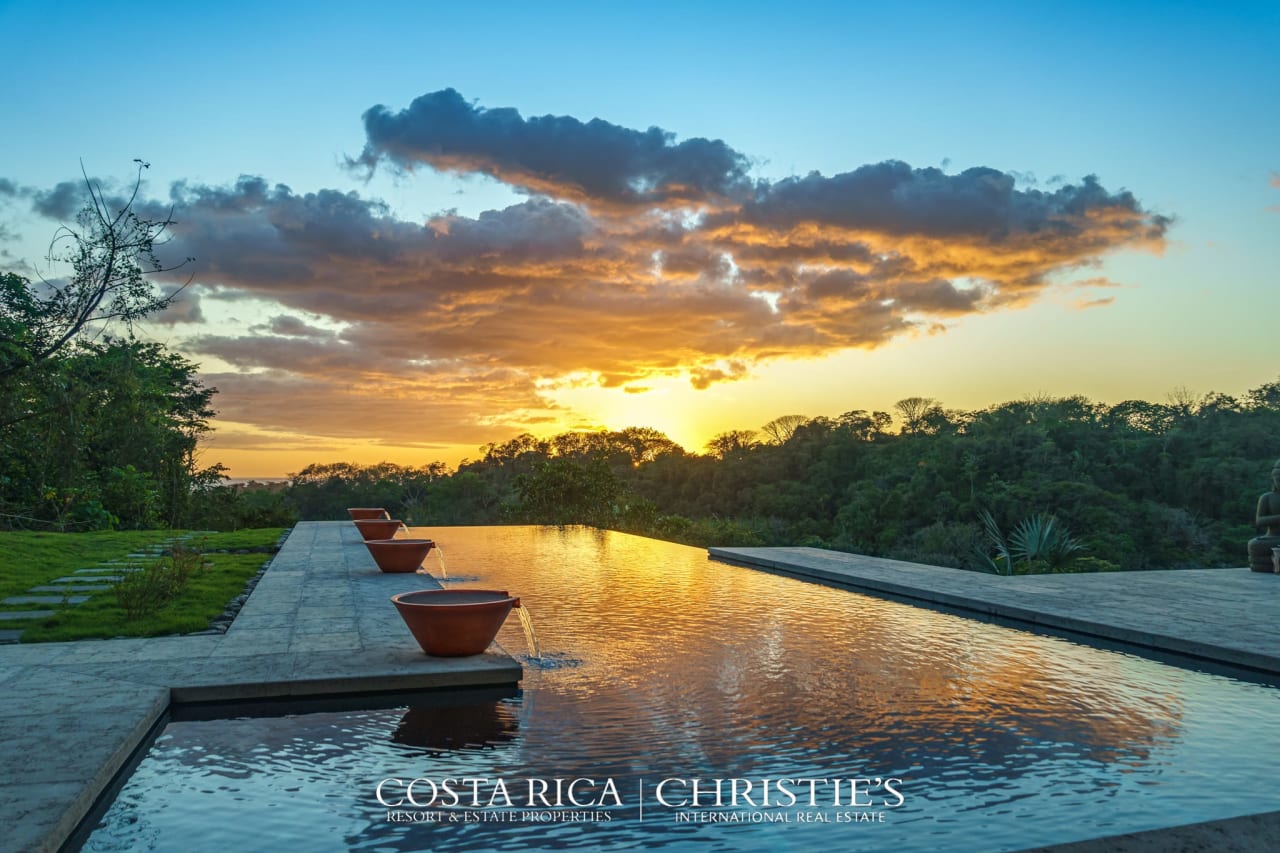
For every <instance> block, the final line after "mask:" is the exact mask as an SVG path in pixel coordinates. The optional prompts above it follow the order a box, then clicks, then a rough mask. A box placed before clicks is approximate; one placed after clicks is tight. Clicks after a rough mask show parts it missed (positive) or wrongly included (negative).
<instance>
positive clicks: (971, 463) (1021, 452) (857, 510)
mask: <svg viewBox="0 0 1280 853" xmlns="http://www.w3.org/2000/svg"><path fill="white" fill-rule="evenodd" d="M1277 456H1280V382H1274V383H1269V384H1266V385H1263V386H1262V387H1259V388H1256V389H1253V390H1251V391H1249V392H1248V393H1247V394H1245V395H1244V396H1243V397H1242V398H1235V397H1230V396H1227V395H1224V394H1216V393H1215V394H1209V395H1208V396H1205V397H1203V398H1199V399H1193V398H1192V397H1191V395H1189V394H1187V393H1186V392H1177V393H1174V394H1172V395H1171V396H1170V399H1169V401H1167V402H1164V403H1153V402H1146V401H1141V400H1130V401H1126V402H1122V403H1117V404H1114V405H1107V404H1102V403H1095V402H1091V401H1089V400H1087V399H1085V398H1083V397H1066V398H1048V397H1040V398H1033V399H1025V400H1017V401H1012V402H1007V403H1002V404H999V405H995V406H991V407H989V408H986V409H982V410H980V411H957V410H952V409H945V408H943V407H942V405H940V404H939V403H938V402H937V401H934V400H931V399H927V398H920V397H912V398H908V399H904V400H902V401H900V402H898V403H897V404H896V405H895V406H894V412H893V413H892V414H890V413H888V412H868V411H862V410H854V411H849V412H846V413H844V414H842V415H840V416H838V417H814V418H807V417H802V416H798V415H789V416H783V417H779V418H777V419H775V420H773V421H771V422H769V423H768V424H765V425H763V426H762V427H761V428H759V429H757V430H738V431H733V432H726V433H722V434H721V435H718V436H716V437H715V438H714V439H713V440H712V441H711V442H710V443H709V444H708V446H707V448H706V452H705V453H690V452H688V451H687V450H685V449H684V448H682V447H680V446H679V445H677V444H676V443H675V442H673V441H671V440H670V439H669V438H668V437H666V436H665V435H663V434H662V433H660V432H657V431H655V430H652V429H647V428H629V429H624V430H620V431H601V432H570V433H564V434H561V435H557V436H555V437H552V438H537V437H534V436H532V435H527V434H526V435H521V436H519V437H517V438H514V439H512V440H511V441H508V442H505V443H502V444H491V445H486V446H485V447H483V448H481V456H480V457H479V458H478V459H476V460H467V461H464V462H463V463H462V464H460V465H459V466H458V467H457V469H456V470H452V471H451V470H449V469H448V468H447V467H446V466H444V465H442V464H439V463H436V464H432V465H428V466H423V467H406V466H401V465H396V464H392V463H383V464H380V465H373V466H360V465H352V464H346V463H337V464H317V465H311V466H309V467H307V468H306V469H304V470H303V471H300V472H298V473H297V474H295V475H293V476H292V477H291V479H290V481H289V483H288V484H287V486H286V487H285V488H283V489H279V490H277V491H274V492H266V491H261V492H253V491H249V492H245V491H243V490H242V491H240V492H238V493H236V494H233V495H227V496H226V499H225V507H224V514H225V515H226V518H223V519H215V518H211V519H210V521H213V522H220V523H221V524H222V525H224V526H225V525H226V524H227V523H232V524H235V523H237V522H236V518H237V517H238V515H239V514H241V513H243V512H246V511H248V512H249V513H250V514H251V515H255V517H257V518H258V519H259V520H263V519H266V520H270V521H272V522H279V521H282V520H288V518H300V519H317V520H318V519H339V518H344V517H345V511H344V510H345V508H346V507H348V506H384V507H386V508H388V509H389V510H390V511H391V512H392V513H393V514H395V515H396V516H399V517H402V518H404V519H406V520H407V521H409V522H411V523H413V524H415V525H424V526H431V525H455V524H503V523H538V524H588V525H594V526H599V527H605V528H610V529H615V530H621V531H627V532H633V533H639V534H643V535H647V536H655V537H659V538H663V539H668V540H673V541H678V542H684V543H687V544H692V545H699V546H707V545H812V546H817V547H823V548H831V549H836V550H842V551H851V552H856V553H862V554H869V555H875V556H886V557H892V558H896V559H903V560H911V561H915V562H921V563H929V564H935V565H943V566H956V567H963V568H973V569H987V570H992V569H994V570H997V571H999V570H1001V567H1002V565H1003V569H1004V570H1006V571H1017V570H1023V571H1052V570H1062V571H1096V570H1109V569H1117V568H1119V569H1152V568H1180V567H1213V566H1241V565H1244V564H1245V563H1246V557H1245V542H1246V541H1247V540H1248V539H1249V538H1250V537H1251V536H1253V535H1254V527H1253V523H1252V522H1253V516H1254V507H1255V505H1256V502H1257V498H1258V495H1259V493H1260V492H1262V491H1265V490H1266V488H1268V472H1269V471H1270V469H1271V466H1272V464H1273V463H1274V461H1275V459H1276V458H1277ZM276 515H278V516H283V517H285V518H275V517H272V516H276ZM1050 522H1051V523H1052V525H1053V529H1052V530H1046V529H1044V526H1045V525H1048V524H1049V523H1050ZM992 523H994V525H995V527H994V529H993V528H992V526H991V525H992ZM1043 533H1047V534H1052V535H1056V536H1058V537H1069V539H1068V540H1067V541H1069V543H1070V545H1071V547H1070V548H1069V549H1068V556H1067V558H1066V559H1055V557H1054V554H1053V553H1051V552H1050V553H1045V552H1041V553H1040V554H1039V557H1040V558H1042V559H1035V558H1036V557H1037V555H1036V554H1035V553H1031V554H1028V555H1026V556H1027V557H1028V559H1023V560H1019V559H1018V556H1017V555H1016V554H1014V555H1013V556H1012V557H1010V558H1009V559H1008V561H1007V562H1006V563H1003V564H1002V562H1001V560H1000V559H999V558H998V557H997V558H996V559H994V560H993V559H992V558H993V556H994V555H996V554H998V553H1000V549H999V547H998V546H997V541H998V540H999V539H1000V537H1001V536H1004V537H1007V539H1008V540H1009V541H1014V540H1015V539H1016V534H1027V535H1030V536H1032V537H1036V536H1040V535H1041V534H1043ZM1041 544H1042V545H1043V544H1044V543H1041ZM1059 544H1061V542H1059Z"/></svg>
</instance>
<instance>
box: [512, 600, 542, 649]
mask: <svg viewBox="0 0 1280 853" xmlns="http://www.w3.org/2000/svg"><path fill="white" fill-rule="evenodd" d="M516 610H517V611H518V612H519V613H520V625H521V627H523V628H524V639H525V642H527V643H528V644H529V656H530V657H531V658H533V659H534V660H538V659H540V658H541V657H542V650H541V649H539V648H538V632H537V631H535V630H533V617H532V616H530V615H529V611H528V609H527V608H526V607H525V606H524V605H523V604H520V605H519V606H517V607H516Z"/></svg>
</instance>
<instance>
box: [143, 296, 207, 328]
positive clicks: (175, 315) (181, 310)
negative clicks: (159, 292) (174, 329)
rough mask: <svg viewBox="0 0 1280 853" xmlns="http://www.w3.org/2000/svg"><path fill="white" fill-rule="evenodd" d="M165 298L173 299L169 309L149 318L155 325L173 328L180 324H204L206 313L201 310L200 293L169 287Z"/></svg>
mask: <svg viewBox="0 0 1280 853" xmlns="http://www.w3.org/2000/svg"><path fill="white" fill-rule="evenodd" d="M164 295H165V297H172V299H173V301H172V302H170V303H169V307H168V308H166V309H164V310H163V311H161V312H160V313H159V314H155V315H153V316H152V317H150V318H148V319H149V320H150V321H151V322H153V323H160V324H161V325H165V326H173V325H176V324H178V323H203V322H204V311H202V310H201V308H200V293H199V291H198V290H196V289H195V288H192V287H186V288H179V287H167V288H165V289H164Z"/></svg>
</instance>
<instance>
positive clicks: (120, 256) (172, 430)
mask: <svg viewBox="0 0 1280 853" xmlns="http://www.w3.org/2000/svg"><path fill="white" fill-rule="evenodd" d="M144 168H146V164H143V163H140V164H139V168H138V177H137V180H136V181H135V183H134V186H133V195H132V196H130V197H129V198H127V199H126V200H124V201H123V202H122V203H114V202H109V201H108V199H107V198H105V197H104V196H103V194H102V191H101V189H100V188H99V186H98V185H97V184H96V183H94V182H92V181H90V180H89V179H88V178H87V177H86V179H85V190H86V193H87V195H88V197H89V201H88V202H87V203H86V205H85V206H84V208H83V209H82V210H81V211H80V212H79V215H78V216H77V217H76V220H75V222H74V223H73V224H70V225H64V226H62V227H60V228H59V229H58V230H57V232H56V233H55V234H54V237H53V240H52V241H51V244H50V247H49V253H48V256H47V258H46V260H47V261H48V263H49V264H50V265H52V266H57V267H59V268H65V269H66V275H64V276H56V277H53V278H49V279H45V278H39V277H38V278H37V279H36V280H35V281H33V280H32V279H30V278H29V277H27V276H25V275H20V274H18V273H16V272H4V273H0V524H2V525H3V526H4V527H8V528H20V529H24V528H33V529H53V530H94V529H103V528H118V527H123V528H135V529H142V528H151V527H157V526H167V527H178V526H181V525H183V524H185V523H188V522H190V521H191V520H192V519H193V518H195V517H197V516H199V515H200V514H201V512H202V510H201V508H200V506H199V505H198V504H199V499H200V498H201V496H202V492H203V490H204V489H205V487H211V486H212V485H213V484H215V483H217V482H219V481H220V473H221V471H220V468H219V466H217V465H214V466H211V467H208V468H202V467H201V466H200V465H199V463H198V452H197V451H198V444H199V440H200V438H201V436H203V435H204V434H205V433H207V432H208V431H209V429H210V426H209V419H210V418H212V417H213V414H214V413H213V410H212V409H211V408H210V400H211V399H212V397H213V395H214V393H215V389H212V388H206V387H204V385H203V384H202V383H201V382H200V380H199V379H198V378H197V377H196V371H197V367H198V366H197V365H196V364H194V363H193V362H190V361H188V360H186V359H185V358H183V357H182V356H180V355H178V354H176V353H173V352H170V351H168V350H167V349H166V348H165V347H163V346H161V345H160V344H157V343H150V342H144V341H141V340H138V339H137V338H135V337H134V335H133V330H134V324H135V323H136V322H137V321H139V320H142V319H144V318H146V317H148V316H149V315H151V314H154V313H156V312H158V311H160V310H162V309H164V308H166V307H167V306H168V305H169V304H171V303H172V302H173V300H174V297H175V295H176V292H175V291H172V290H171V291H169V292H165V291H163V290H161V289H160V288H159V287H157V286H156V285H154V284H153V283H152V281H151V278H150V277H151V276H152V275H154V274H155V273H160V272H168V271H170V270H171V269H174V268H172V267H171V268H167V269H166V268H164V267H162V266H161V264H160V262H159V261H158V260H157V259H156V256H155V254H154V251H153V250H154V247H155V246H156V245H157V243H159V242H163V241H164V239H165V236H164V235H165V232H166V230H167V229H168V227H169V226H170V225H171V224H172V220H171V219H168V218H166V219H161V220H155V219H147V218H144V217H141V216H139V215H137V214H136V213H135V211H134V209H133V200H134V198H136V195H137V192H138V189H139V187H140V185H141V178H142V170H143V169H144ZM179 266H181V264H180V265H179Z"/></svg>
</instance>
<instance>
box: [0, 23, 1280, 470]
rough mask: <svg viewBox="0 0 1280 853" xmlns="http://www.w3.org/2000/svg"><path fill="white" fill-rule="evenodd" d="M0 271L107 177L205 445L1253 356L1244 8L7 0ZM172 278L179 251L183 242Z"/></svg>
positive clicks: (1095, 384)
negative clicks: (165, 299)
mask: <svg viewBox="0 0 1280 853" xmlns="http://www.w3.org/2000/svg"><path fill="white" fill-rule="evenodd" d="M0 33H3V34H4V36H5V43H6V53H7V60H8V61H7V62H6V63H5V65H4V70H3V71H0V114H3V115H4V116H6V117H7V119H8V120H7V121H6V122H5V124H6V128H7V130H6V132H4V133H0V270H4V271H12V272H17V273H20V274H23V275H27V276H29V277H32V278H36V277H37V276H45V277H49V278H56V277H57V276H58V275H60V274H64V273H65V270H60V269H58V268H57V266H56V265H53V264H50V263H49V262H48V261H47V260H46V258H45V256H46V254H47V247H48V242H49V239H50V237H51V236H52V235H53V233H54V232H55V230H56V229H57V227H58V225H59V224H60V223H62V222H69V221H71V220H72V219H73V218H74V214H75V210H76V209H77V207H78V205H79V204H80V203H82V201H83V198H84V195H83V193H84V188H83V178H82V176H81V165H82V164H83V169H84V172H85V173H87V174H88V175H89V176H90V177H91V178H93V179H94V180H95V181H98V182H100V184H101V185H102V186H103V187H104V189H105V190H106V191H107V193H108V194H109V195H111V194H118V193H120V192H122V191H125V190H127V189H128V188H129V187H130V186H131V183H132V180H133V178H134V169H135V164H134V159H135V158H140V159H142V160H144V161H145V162H147V163H149V164H150V166H149V168H147V169H146V170H145V172H144V173H143V178H144V183H143V188H142V194H141V196H140V200H139V202H138V203H137V206H138V209H139V211H140V212H142V213H144V214H148V215H153V216H160V217H162V216H163V215H164V214H165V213H167V211H168V210H169V209H170V207H172V208H173V211H174V213H173V217H174V219H175V220H176V224H175V225H174V226H173V228H172V229H171V235H170V236H171V240H170V242H168V243H167V244H166V245H165V246H164V247H162V258H165V259H174V260H180V259H182V258H186V257H191V258H194V260H193V261H192V262H191V263H189V264H187V265H186V266H185V267H184V268H183V269H182V271H181V272H180V273H174V274H172V275H170V276H167V277H162V280H161V281H159V282H158V285H160V286H166V287H173V286H175V285H176V284H177V283H180V282H181V281H186V280H187V279H188V278H189V279H190V281H191V283H190V285H188V286H187V288H186V289H185V290H184V291H183V292H182V293H181V294H180V296H179V298H178V300H177V301H176V303H175V305H174V307H173V308H171V309H169V310H168V311H166V312H165V313H164V314H161V315H158V316H156V317H153V318H151V319H150V320H149V321H148V322H147V323H146V324H145V325H144V326H143V327H141V328H140V329H139V330H138V331H139V333H140V334H142V335H145V336H147V337H149V338H151V339H154V340H159V341H161V342H163V343H165V344H166V345H167V346H169V347H171V348H173V349H175V350H177V351H179V352H181V353H183V354H184V355H186V356H187V357H188V358H190V359H192V360H193V361H195V362H197V363H199V364H200V366H201V368H200V369H201V377H202V379H203V381H205V382H206V384H208V385H211V386H214V387H216V388H217V389H218V392H219V393H218V394H217V396H216V397H215V400H214V407H215V409H216V410H217V411H218V415H217V417H216V419H215V420H214V426H215V432H214V433H213V434H212V436H211V437H210V438H209V440H208V441H207V442H206V445H205V448H204V451H203V456H202V462H204V463H206V464H212V463H213V462H221V463H222V464H224V465H226V466H227V467H228V468H229V473H230V474H231V475H232V476H236V477H280V476H285V475H287V474H289V473H292V472H296V471H299V470H301V469H302V468H303V467H305V466H306V465H308V464H311V463H321V462H336V461H351V462H359V463H373V462H378V461H383V460H386V461H392V462H397V463H400V464H406V465H420V464H425V463H428V462H431V461H436V460H439V461H443V462H445V463H447V464H449V465H456V464H457V463H458V462H459V461H461V460H462V459H465V458H472V459H474V458H477V457H479V456H481V455H483V451H482V450H481V449H480V448H481V447H482V446H483V445H485V444H487V443H490V442H502V441H505V440H508V439H510V438H512V437H514V436H516V435H519V434H521V433H523V432H532V433H534V434H535V435H539V436H547V435H554V434H556V433H558V432H563V431H566V430H575V429H621V428H624V427H627V426H645V427H652V428H655V429H658V430H660V431H662V432H664V433H666V434H667V435H668V436H670V437H671V438H672V439H674V440H675V441H677V442H678V443H680V444H681V445H683V446H684V447H685V448H686V449H688V450H690V451H692V452H699V451H701V450H703V448H704V447H705V445H706V442H707V441H708V440H709V439H710V438H711V437H713V436H714V435H716V434H717V433H720V432H723V431H727V430H736V429H757V428H759V427H760V426H761V425H763V424H764V423H766V422H768V421H770V420H772V419H774V418H776V417H778V416H781V415H790V414H799V415H805V416H809V417H812V416H818V415H825V416H828V417H835V416H838V415H840V414H842V413H844V412H847V411H852V410H858V409H863V410H868V411H872V410H884V411H892V409H893V404H894V402H896V401H897V400H900V399H903V398H906V397H916V396H919V397H930V398H934V399H936V400H938V401H939V402H940V403H941V404H942V405H943V406H945V407H947V408H957V409H981V408H984V407H986V406H990V405H994V404H998V403H1001V402H1005V401H1008V400H1014V399H1021V398H1026V397H1031V396H1044V395H1048V396H1067V395H1077V394H1079V395H1083V396H1085V397H1088V398H1090V399H1092V400H1096V401H1099V402H1107V403H1114V402H1119V401H1122V400H1127V399H1146V400H1153V401H1162V400H1164V399H1166V398H1167V397H1168V396H1169V395H1170V394H1175V393H1178V394H1185V393H1187V392H1190V393H1191V394H1193V395H1196V396H1200V395H1203V394H1207V393H1209V392H1221V393H1227V394H1232V395H1241V394H1243V393H1244V392H1245V391H1247V390H1248V389H1250V388H1255V387H1258V386H1260V385H1262V384H1264V383H1267V382H1273V381H1276V380H1277V378H1280V358H1278V357H1277V356H1276V341H1277V334H1276V331H1275V330H1276V322H1277V318H1278V317H1280V311H1278V310H1277V309H1280V147H1278V146H1277V140H1280V110H1278V109H1276V104H1277V103H1280V52H1278V51H1276V50H1275V45H1276V44H1277V41H1278V40H1280V39H1278V37H1280V4H1277V3H1227V4H1207V3H1182V2H1168V0H1166V2H1160V3H1142V2H1126V3H1115V2H1105V3H1091V2H1062V3H1054V2H1045V3H1000V4H997V3H965V4H958V3H910V2H905V3H892V4H890V3H855V2H841V3H803V2H800V3H797V2H789V3H781V2H769V3H752V2H736V3H732V4H729V3H713V2H705V3H688V2H684V3H655V2H648V3H644V4H638V3H636V4H631V3H616V4H602V3H554V2H548V3H538V4H530V3H501V2H497V3H485V4H457V3H450V4H444V3H422V2H416V3H403V4H398V3H379V4H370V5H369V6H368V7H362V8H358V9H357V8H354V7H352V6H350V5H349V4H342V5H339V4H334V3H325V2H309V3H269V4H258V3H244V4H239V3H220V4H202V5H196V4H158V3H150V2H138V3H130V4H116V3H100V2H99V3H78V2H57V0H43V2H25V0H22V2H6V0H0ZM179 276H180V278H179Z"/></svg>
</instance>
